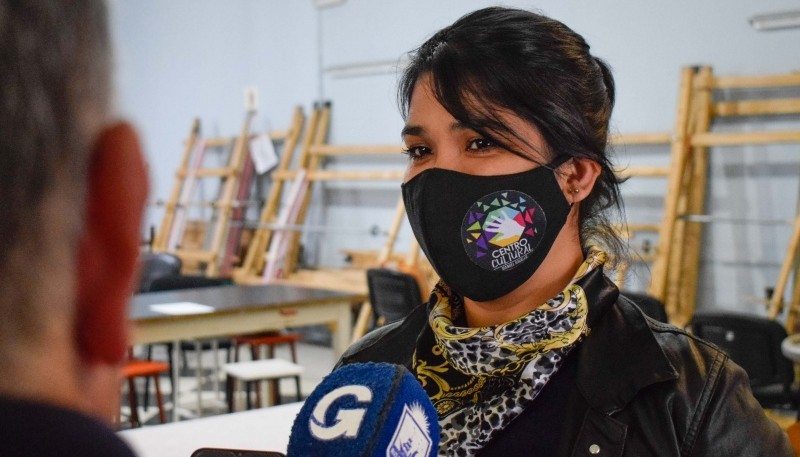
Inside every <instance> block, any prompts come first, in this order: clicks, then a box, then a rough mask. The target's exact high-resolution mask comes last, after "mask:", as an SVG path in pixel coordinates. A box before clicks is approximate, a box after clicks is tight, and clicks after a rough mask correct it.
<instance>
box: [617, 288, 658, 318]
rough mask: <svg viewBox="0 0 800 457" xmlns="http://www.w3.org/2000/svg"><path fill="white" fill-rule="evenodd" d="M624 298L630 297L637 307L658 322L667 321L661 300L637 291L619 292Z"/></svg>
mask: <svg viewBox="0 0 800 457" xmlns="http://www.w3.org/2000/svg"><path fill="white" fill-rule="evenodd" d="M620 293H621V294H622V295H624V296H625V297H626V298H628V299H630V301H632V302H633V303H634V304H635V305H636V306H638V307H639V309H641V310H642V311H643V312H644V313H645V314H646V315H647V316H649V317H650V318H652V319H655V320H657V321H659V322H664V323H669V319H668V318H667V310H666V308H665V307H664V303H662V302H661V300H659V299H657V298H655V297H652V296H650V295H647V294H643V293H638V292H620Z"/></svg>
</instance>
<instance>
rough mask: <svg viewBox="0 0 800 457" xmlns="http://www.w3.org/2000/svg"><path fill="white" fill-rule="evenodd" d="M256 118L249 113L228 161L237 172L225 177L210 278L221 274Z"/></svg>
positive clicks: (207, 269)
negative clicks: (232, 208)
mask: <svg viewBox="0 0 800 457" xmlns="http://www.w3.org/2000/svg"><path fill="white" fill-rule="evenodd" d="M253 117H255V111H248V112H247V114H246V115H245V120H244V122H243V123H242V129H241V132H240V133H239V136H238V137H237V138H236V142H235V144H234V146H233V151H232V152H231V155H230V158H229V159H228V168H229V169H233V170H236V173H234V174H232V175H230V176H227V177H223V183H222V189H221V192H220V198H219V201H220V208H219V209H218V210H217V211H216V220H215V223H214V227H213V229H212V235H211V244H210V246H209V250H210V251H211V252H213V253H214V259H215V261H214V262H209V264H208V266H207V267H206V271H205V274H206V276H209V277H214V276H216V275H217V274H218V272H219V267H220V265H218V262H216V259H218V258H219V254H220V252H221V250H222V248H223V243H224V241H225V238H226V237H227V234H228V228H229V227H230V221H231V216H232V210H231V202H233V200H234V198H235V197H236V193H237V192H238V190H239V185H240V183H241V179H240V174H241V173H242V170H243V168H244V164H245V160H244V159H245V156H246V154H247V151H248V143H249V141H250V124H251V123H252V121H253Z"/></svg>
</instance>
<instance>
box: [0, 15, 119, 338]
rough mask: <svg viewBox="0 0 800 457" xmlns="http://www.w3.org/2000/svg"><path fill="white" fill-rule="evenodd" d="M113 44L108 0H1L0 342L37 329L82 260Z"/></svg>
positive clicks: (63, 294)
mask: <svg viewBox="0 0 800 457" xmlns="http://www.w3.org/2000/svg"><path fill="white" fill-rule="evenodd" d="M109 48H110V43H109V39H108V30H107V24H106V6H105V3H104V2H103V1H102V0H69V1H67V0H63V1H61V0H59V1H53V0H16V1H15V0H0V202H2V203H1V206H0V291H2V292H0V350H3V347H5V349H6V350H7V349H8V345H7V344H4V343H8V341H7V340H10V339H12V338H13V339H15V340H17V339H19V338H23V339H24V338H34V337H35V334H36V333H37V332H38V331H39V330H41V326H42V325H45V324H43V323H41V321H42V320H43V317H45V315H43V314H42V313H43V312H47V311H48V309H47V308H46V306H49V307H53V306H54V305H55V304H52V303H50V304H42V303H40V302H41V301H42V300H41V298H42V290H41V289H42V288H45V287H52V286H49V285H48V284H47V283H48V281H50V280H51V278H52V276H50V274H51V273H52V270H55V269H62V268H63V269H66V270H67V271H58V272H57V273H59V274H62V275H63V274H65V273H71V271H70V268H74V266H73V265H74V260H75V259H74V253H75V246H76V244H77V241H78V237H79V234H80V231H81V225H80V221H81V220H82V214H83V212H84V206H85V203H84V195H85V186H86V176H87V170H88V162H89V155H90V148H91V145H92V142H93V140H94V136H95V135H96V134H97V133H98V129H99V128H100V126H101V123H102V122H105V118H106V115H107V106H108V102H107V100H108V98H109V93H110V76H109V71H110V70H109V68H110V64H109V58H110V49H109ZM54 253H57V254H54ZM71 278H72V277H71V276H70V277H69V279H67V280H64V281H62V282H64V283H65V284H69V287H72V284H71V283H72V282H74V280H72V279H71ZM69 291H70V289H69V288H67V290H62V291H61V294H60V295H61V297H62V300H61V301H62V303H61V304H59V306H62V307H64V308H68V309H69V308H71V307H70V306H68V305H70V304H71V302H70V300H72V298H71V295H69V294H68V292H69ZM44 295H47V294H44ZM72 295H74V294H72ZM62 325H63V324H62Z"/></svg>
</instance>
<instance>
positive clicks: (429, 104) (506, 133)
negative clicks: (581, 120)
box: [403, 74, 548, 157]
mask: <svg viewBox="0 0 800 457" xmlns="http://www.w3.org/2000/svg"><path fill="white" fill-rule="evenodd" d="M473 100H474V98H473ZM463 105H464V107H465V108H466V109H467V110H469V111H470V117H471V118H472V119H457V118H456V117H455V116H453V114H452V113H451V112H449V111H448V110H447V108H445V107H444V106H443V105H442V103H441V101H440V100H439V98H438V97H437V96H436V94H435V89H434V81H433V79H432V77H431V76H430V74H425V75H423V76H422V77H420V79H419V80H418V81H417V83H416V84H415V85H414V91H413V92H412V94H411V100H410V103H409V108H408V118H407V121H406V128H405V129H404V130H403V131H404V133H406V132H413V131H415V130H417V128H418V127H422V128H423V129H424V130H426V131H429V130H453V129H451V128H450V127H451V126H452V125H454V124H458V125H460V126H462V127H464V128H466V129H471V130H480V131H484V132H486V133H487V134H490V135H492V136H494V137H495V138H496V139H497V140H499V141H502V142H504V143H508V145H509V146H513V147H514V148H516V149H518V150H519V151H520V152H527V153H529V154H530V153H533V155H535V156H539V157H541V156H542V155H543V154H544V151H547V149H548V148H547V143H546V141H545V140H544V137H543V136H542V134H541V132H540V131H539V129H538V128H537V127H536V126H535V125H534V124H533V123H532V122H529V121H527V120H526V119H523V118H522V117H521V116H519V115H518V114H516V113H514V112H513V111H511V110H508V109H504V108H501V107H497V106H492V105H491V104H490V103H486V102H485V101H484V102H478V101H471V100H465V101H464V102H463ZM495 123H496V124H498V126H493V125H492V124H495ZM500 127H502V128H500Z"/></svg>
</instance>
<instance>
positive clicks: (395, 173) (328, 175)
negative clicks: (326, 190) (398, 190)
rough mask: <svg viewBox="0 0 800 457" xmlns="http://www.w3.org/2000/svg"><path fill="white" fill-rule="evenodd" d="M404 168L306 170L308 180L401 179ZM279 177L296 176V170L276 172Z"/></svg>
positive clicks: (403, 175)
mask: <svg viewBox="0 0 800 457" xmlns="http://www.w3.org/2000/svg"><path fill="white" fill-rule="evenodd" d="M405 174H406V172H405V170H374V171H372V170H370V171H351V170H316V171H310V172H308V175H307V176H308V180H309V181H398V182H400V181H403V178H404V177H405ZM276 176H277V177H278V178H279V179H283V180H291V179H294V177H295V176H297V172H296V171H285V172H280V173H276Z"/></svg>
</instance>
